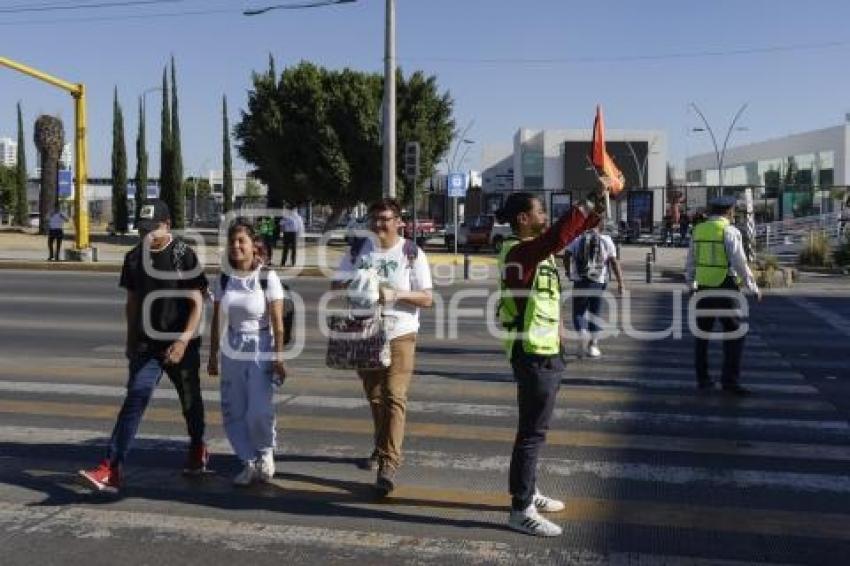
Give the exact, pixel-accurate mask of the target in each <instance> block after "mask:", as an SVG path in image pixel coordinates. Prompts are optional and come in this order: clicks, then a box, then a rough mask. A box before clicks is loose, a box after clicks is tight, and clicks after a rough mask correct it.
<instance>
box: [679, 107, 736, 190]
mask: <svg viewBox="0 0 850 566" xmlns="http://www.w3.org/2000/svg"><path fill="white" fill-rule="evenodd" d="M747 106H749V103H748V102H747V103H744V104H742V105H741V107H740V108H738V111H737V112H736V113H735V116H734V117H733V118H732V122H731V123H730V124H729V129H728V130H726V137H725V138H724V139H723V148H722V149H720V148H719V147H718V145H717V138H716V137H715V135H714V130H712V129H711V125H710V124H709V123H708V120H706V118H705V115H704V114H703V113H702V111H701V110H700V109H699V107H698V106H697V105H696V103H694V102H691V107H692V108H693V109H694V111H695V112H696V113H697V116H699V117H700V119H701V120H702V123H703V124H705V128H693V129H692V131H694V132H702V131H707V132H708V135H709V136H710V137H711V143H712V145H713V146H714V156H715V158H716V160H717V179H718V185H719V186H720V190H721V192H722V191H723V160H724V159H725V158H726V147H727V145H728V144H729V138H730V137H731V136H732V131H733V130H734V131H739V132H740V131H744V130H746V128H736V127H735V124H737V123H738V120H739V119H740V118H741V114H743V113H744V110H746V109H747Z"/></svg>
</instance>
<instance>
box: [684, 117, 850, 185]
mask: <svg viewBox="0 0 850 566" xmlns="http://www.w3.org/2000/svg"><path fill="white" fill-rule="evenodd" d="M848 151H850V124H841V125H840V126H834V127H831V128H824V129H822V130H813V131H810V132H803V133H799V134H792V135H790V136H785V137H782V138H776V139H772V140H766V141H761V142H756V143H751V144H747V145H742V146H738V147H731V148H727V149H726V153H725V154H724V155H723V185H724V186H760V187H763V186H775V185H777V184H778V181H779V180H780V179H784V178H785V175H786V173H787V171H788V167H789V165H792V164H793V167H795V168H796V170H797V173H796V175H795V181H796V183H795V184H799V185H809V186H822V187H829V186H834V185H850V170H848V167H847V164H848ZM685 170H686V177H687V181H688V182H689V183H696V184H700V185H709V186H715V185H719V184H720V175H719V174H718V163H717V154H716V153H714V152H711V153H703V154H700V155H694V156H691V157H689V158H688V159H687V160H686V162H685Z"/></svg>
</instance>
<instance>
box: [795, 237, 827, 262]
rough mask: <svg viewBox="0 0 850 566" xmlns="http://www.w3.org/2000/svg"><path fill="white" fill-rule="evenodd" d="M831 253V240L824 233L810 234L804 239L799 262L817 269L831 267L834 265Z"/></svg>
mask: <svg viewBox="0 0 850 566" xmlns="http://www.w3.org/2000/svg"><path fill="white" fill-rule="evenodd" d="M831 259H832V258H831V257H830V253H829V238H828V237H827V235H826V234H825V233H823V232H820V231H816V232H809V235H808V236H806V237H805V238H804V239H803V249H802V250H800V255H799V256H798V258H797V262H798V263H799V264H800V265H811V266H816V267H829V266H830V265H832V261H831Z"/></svg>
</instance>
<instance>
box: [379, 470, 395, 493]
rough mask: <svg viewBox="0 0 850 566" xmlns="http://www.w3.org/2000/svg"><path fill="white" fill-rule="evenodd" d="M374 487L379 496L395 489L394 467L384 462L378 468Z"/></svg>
mask: <svg viewBox="0 0 850 566" xmlns="http://www.w3.org/2000/svg"><path fill="white" fill-rule="evenodd" d="M375 488H376V489H377V490H378V493H379V494H380V495H381V497H386V496H388V495H389V494H390V493H392V491H393V490H394V489H395V468H393V467H392V466H390V465H389V464H384V465H383V466H381V469H380V470H378V478H377V480H375Z"/></svg>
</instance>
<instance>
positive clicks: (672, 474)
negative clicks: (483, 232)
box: [0, 426, 850, 495]
mask: <svg viewBox="0 0 850 566" xmlns="http://www.w3.org/2000/svg"><path fill="white" fill-rule="evenodd" d="M106 441H107V435H106V433H105V432H104V431H94V430H85V429H74V430H67V429H58V428H42V427H21V426H0V442H4V443H16V444H22V445H26V446H30V447H36V445H39V444H63V445H85V446H91V445H94V444H96V443H98V442H102V443H105V442H106ZM185 444H186V438H185V437H183V436H171V435H150V434H146V435H140V436H139V437H138V438H137V439H136V442H135V447H136V449H140V450H156V451H160V452H173V451H177V452H180V453H181V454H182V453H183V451H184V450H185ZM207 444H208V447H209V448H210V450H211V451H212V452H213V454H230V453H231V448H230V444H229V443H228V442H227V441H226V440H225V439H222V438H211V439H210V440H209V441H208V443H207ZM295 444H296V440H295V439H292V438H290V439H287V440H285V441H284V442H283V445H282V447H280V448H279V450H278V461H279V467H280V468H281V469H286V460H287V456H288V455H296V456H298V457H307V458H336V459H347V460H351V461H353V460H356V459H358V458H362V457H363V450H362V448H361V447H360V446H357V445H342V444H334V445H329V446H322V445H316V444H312V443H309V442H307V441H304V442H301V441H298V442H297V446H296V445H295ZM506 450H507V447H506ZM404 461H405V466H407V467H416V468H428V469H434V470H454V471H457V472H498V473H504V474H507V472H508V469H509V467H510V457H509V455H508V454H505V455H504V456H479V455H476V454H470V453H453V452H448V451H432V450H417V449H408V450H406V451H405V453H404ZM539 464H540V470H541V472H542V474H543V475H544V477H552V476H554V477H569V478H574V477H577V476H592V477H594V478H597V479H599V480H603V481H611V480H615V481H634V482H648V483H654V484H670V485H692V486H710V487H726V488H734V489H741V490H747V489H753V488H758V489H784V490H788V491H791V492H810V493H834V494H839V495H848V494H850V477H848V476H846V475H834V474H820V473H804V472H785V471H776V470H756V469H741V468H731V469H729V468H724V469H723V470H718V469H716V468H701V467H695V466H677V465H655V464H646V463H632V462H616V461H603V460H573V459H566V458H553V457H543V458H541V459H540V462H539Z"/></svg>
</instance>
